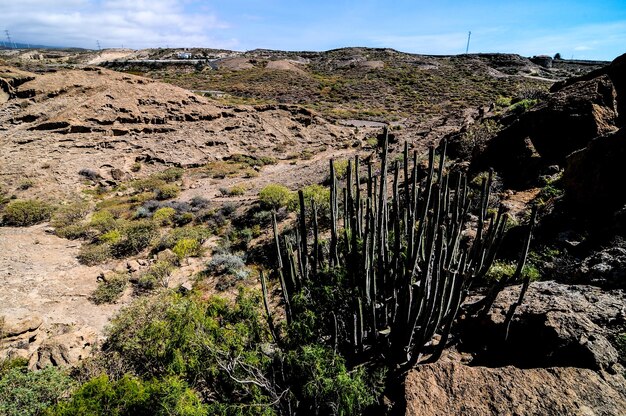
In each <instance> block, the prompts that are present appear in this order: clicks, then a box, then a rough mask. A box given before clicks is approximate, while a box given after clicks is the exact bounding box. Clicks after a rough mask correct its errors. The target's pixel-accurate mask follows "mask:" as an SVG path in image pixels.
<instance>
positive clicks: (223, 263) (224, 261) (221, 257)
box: [207, 254, 246, 274]
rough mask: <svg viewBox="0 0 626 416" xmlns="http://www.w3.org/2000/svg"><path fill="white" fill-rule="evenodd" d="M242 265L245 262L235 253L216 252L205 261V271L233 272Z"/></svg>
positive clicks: (217, 272)
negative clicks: (207, 261)
mask: <svg viewBox="0 0 626 416" xmlns="http://www.w3.org/2000/svg"><path fill="white" fill-rule="evenodd" d="M244 267H246V263H245V262H244V261H243V259H242V258H241V256H238V255H236V254H216V255H214V256H213V258H212V259H211V260H210V261H209V263H207V271H208V272H209V273H212V274H226V273H228V274H235V273H236V272H237V271H239V270H241V269H243V268H244Z"/></svg>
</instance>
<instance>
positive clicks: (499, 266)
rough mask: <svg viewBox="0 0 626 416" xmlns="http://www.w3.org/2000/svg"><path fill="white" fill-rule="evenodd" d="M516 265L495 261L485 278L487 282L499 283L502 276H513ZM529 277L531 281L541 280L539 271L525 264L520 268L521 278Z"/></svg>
mask: <svg viewBox="0 0 626 416" xmlns="http://www.w3.org/2000/svg"><path fill="white" fill-rule="evenodd" d="M516 268H517V265H516V264H514V263H508V262H505V261H495V262H494V263H493V264H492V265H491V267H490V268H489V271H488V272H487V275H486V278H487V280H489V281H494V282H495V281H499V280H500V279H502V277H503V276H513V274H514V273H515V269H516ZM526 277H530V280H531V281H536V280H539V279H541V275H540V273H539V270H537V268H536V267H535V266H533V265H532V264H530V263H529V264H526V265H524V267H523V268H522V278H526Z"/></svg>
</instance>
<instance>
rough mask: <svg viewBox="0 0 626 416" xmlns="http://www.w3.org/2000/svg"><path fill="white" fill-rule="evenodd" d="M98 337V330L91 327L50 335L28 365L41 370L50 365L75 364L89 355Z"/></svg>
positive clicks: (63, 365)
mask: <svg viewBox="0 0 626 416" xmlns="http://www.w3.org/2000/svg"><path fill="white" fill-rule="evenodd" d="M96 339H97V335H96V332H95V331H94V330H93V329H91V328H89V327H83V328H81V329H79V330H77V331H72V332H68V333H63V334H59V335H56V336H53V337H50V338H48V339H46V340H45V341H44V342H43V343H42V344H41V346H40V347H39V348H38V349H37V351H36V352H35V353H34V354H33V355H32V356H31V358H30V361H29V364H28V366H29V368H30V369H37V370H40V369H42V368H45V367H47V366H48V365H54V366H58V367H66V366H70V365H74V364H76V363H78V362H79V361H80V360H82V359H84V358H85V357H87V355H89V353H90V351H91V348H92V347H93V345H94V343H95V342H96Z"/></svg>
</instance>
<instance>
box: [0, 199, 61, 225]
mask: <svg viewBox="0 0 626 416" xmlns="http://www.w3.org/2000/svg"><path fill="white" fill-rule="evenodd" d="M53 211H54V209H53V207H52V205H50V204H48V203H46V202H43V201H39V200H36V199H26V200H16V201H12V202H10V203H9V204H8V205H7V206H6V207H5V208H4V215H3V218H2V220H3V223H4V224H5V225H12V226H18V227H27V226H30V225H35V224H39V223H41V222H44V221H47V220H49V219H50V217H51V216H52V212H53Z"/></svg>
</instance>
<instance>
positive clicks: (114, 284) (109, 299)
mask: <svg viewBox="0 0 626 416" xmlns="http://www.w3.org/2000/svg"><path fill="white" fill-rule="evenodd" d="M127 284H128V275H127V274H126V273H115V274H114V275H113V276H112V277H110V278H109V279H108V280H107V281H105V282H100V283H98V287H97V288H96V290H94V291H93V293H92V294H91V298H90V299H91V301H92V302H93V303H95V304H96V305H101V304H103V303H115V301H116V300H117V299H119V298H120V296H122V293H124V289H126V285H127Z"/></svg>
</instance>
